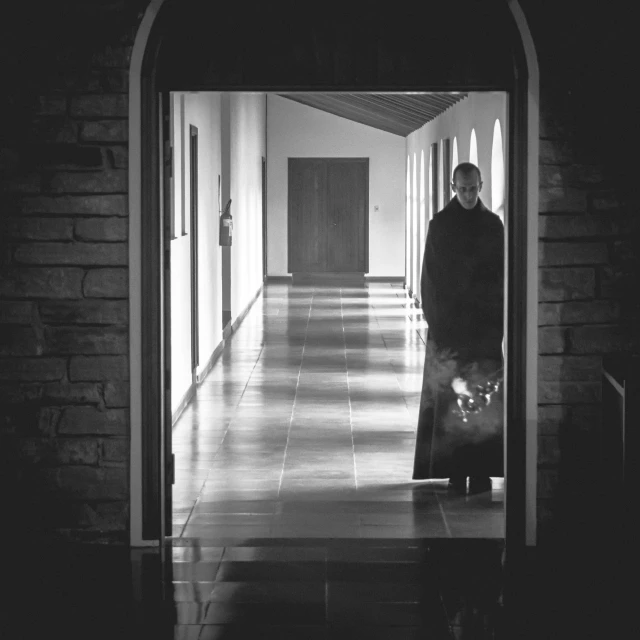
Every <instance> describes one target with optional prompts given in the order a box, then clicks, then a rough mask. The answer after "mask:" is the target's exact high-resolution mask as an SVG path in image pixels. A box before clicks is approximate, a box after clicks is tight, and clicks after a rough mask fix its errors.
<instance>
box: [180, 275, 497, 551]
mask: <svg viewBox="0 0 640 640" xmlns="http://www.w3.org/2000/svg"><path fill="white" fill-rule="evenodd" d="M425 330H426V325H425V323H424V321H423V320H422V316H421V314H420V310H419V309H415V308H413V307H412V306H411V304H410V302H409V299H408V298H407V297H406V295H405V293H404V290H403V289H402V288H401V287H400V286H399V285H398V286H394V285H391V284H369V285H366V286H361V287H357V286H352V287H349V288H338V287H320V286H316V287H313V286H299V285H297V286H292V285H283V284H269V285H267V286H266V288H265V291H264V294H263V296H261V297H260V298H259V299H258V301H257V302H256V303H255V305H254V306H253V307H252V309H251V310H250V312H249V314H248V315H247V317H246V318H245V319H244V321H243V323H242V324H241V325H240V328H239V330H238V331H237V332H236V333H235V334H234V335H233V336H232V338H231V340H230V341H229V342H228V344H227V346H226V348H225V350H224V353H223V355H222V357H221V358H220V360H219V361H218V362H217V363H216V365H215V366H214V368H213V370H212V371H211V373H210V374H209V376H208V377H207V378H206V380H205V381H204V382H203V383H202V384H201V386H200V387H199V388H198V391H197V395H196V398H195V400H194V401H193V402H192V403H191V405H190V406H189V407H188V408H187V409H186V411H185V412H184V413H183V415H182V416H181V417H180V419H179V421H178V423H177V424H176V426H175V428H174V432H173V450H174V452H175V454H176V465H177V472H176V484H175V487H174V510H173V514H174V531H173V535H174V536H175V537H177V538H181V539H185V538H187V539H192V540H198V541H199V543H200V544H203V543H204V541H208V542H207V544H209V545H210V546H218V545H220V544H226V543H227V542H230V543H236V542H238V541H242V540H246V539H255V538H308V537H311V538H363V539H372V538H373V539H378V538H394V539H396V538H397V539H402V540H411V539H423V538H502V537H503V532H504V517H503V509H502V504H503V503H502V500H503V491H502V480H501V479H496V480H494V490H493V492H491V493H487V494H480V495H477V496H459V495H452V494H450V493H449V492H447V491H446V480H444V481H440V482H437V481H436V482H413V481H412V480H411V469H412V464H413V453H414V443H415V428H416V424H417V412H418V405H419V401H420V386H421V382H422V364H423V359H424V335H425Z"/></svg>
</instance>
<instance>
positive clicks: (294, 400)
mask: <svg viewBox="0 0 640 640" xmlns="http://www.w3.org/2000/svg"><path fill="white" fill-rule="evenodd" d="M312 307H313V289H312V291H311V300H310V301H309V311H308V313H307V326H306V327H305V331H304V343H303V345H302V355H301V356H300V367H299V368H298V378H297V380H296V392H295V394H294V396H293V402H292V404H291V417H290V418H289V429H288V430H287V443H286V444H285V446H284V455H283V457H282V471H281V472H280V482H279V483H278V500H279V499H280V492H281V491H282V482H283V480H284V468H285V464H286V462H287V451H288V450H289V440H290V438H291V428H292V427H293V414H294V412H295V408H296V399H297V397H298V388H299V387H300V375H301V373H302V365H303V363H304V352H305V349H306V346H307V336H308V335H309V322H310V321H311V308H312Z"/></svg>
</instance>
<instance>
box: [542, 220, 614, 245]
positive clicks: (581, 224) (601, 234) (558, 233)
mask: <svg viewBox="0 0 640 640" xmlns="http://www.w3.org/2000/svg"><path fill="white" fill-rule="evenodd" d="M538 222H539V226H538V232H539V236H540V238H545V239H547V240H560V239H564V238H597V239H602V238H606V237H610V236H615V235H619V234H620V233H621V232H622V231H623V227H622V226H621V224H620V219H619V218H618V217H610V216H596V215H588V214H585V215H579V216H553V215H551V216H549V215H547V216H540V218H539V220H538Z"/></svg>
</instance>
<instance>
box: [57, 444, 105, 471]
mask: <svg viewBox="0 0 640 640" xmlns="http://www.w3.org/2000/svg"><path fill="white" fill-rule="evenodd" d="M53 443H54V444H53V449H54V451H53V456H52V457H53V462H55V463H57V464H90V465H95V464H98V440H97V439H96V438H57V439H56V440H54V441H53Z"/></svg>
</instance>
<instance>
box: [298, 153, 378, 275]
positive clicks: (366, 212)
mask: <svg viewBox="0 0 640 640" xmlns="http://www.w3.org/2000/svg"><path fill="white" fill-rule="evenodd" d="M292 160H316V161H318V160H324V161H331V160H337V161H339V162H349V161H353V162H358V163H361V164H364V165H365V166H366V176H365V178H366V183H365V190H364V225H363V229H362V233H363V236H364V237H363V239H362V242H363V243H364V273H369V178H370V175H369V172H370V164H371V163H370V159H369V158H365V157H361V156H353V157H352V156H339V157H333V156H332V157H328V156H303V157H290V158H288V161H287V180H288V182H289V185H290V179H291V161H292ZM327 184H328V183H327ZM289 185H288V186H289ZM287 188H288V187H287ZM289 215H290V211H289V192H288V191H287V246H288V249H287V256H288V257H287V260H288V263H287V269H288V270H289V273H292V271H291V244H292V238H291V224H290V219H289ZM328 273H332V272H328ZM357 273H359V272H357Z"/></svg>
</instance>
